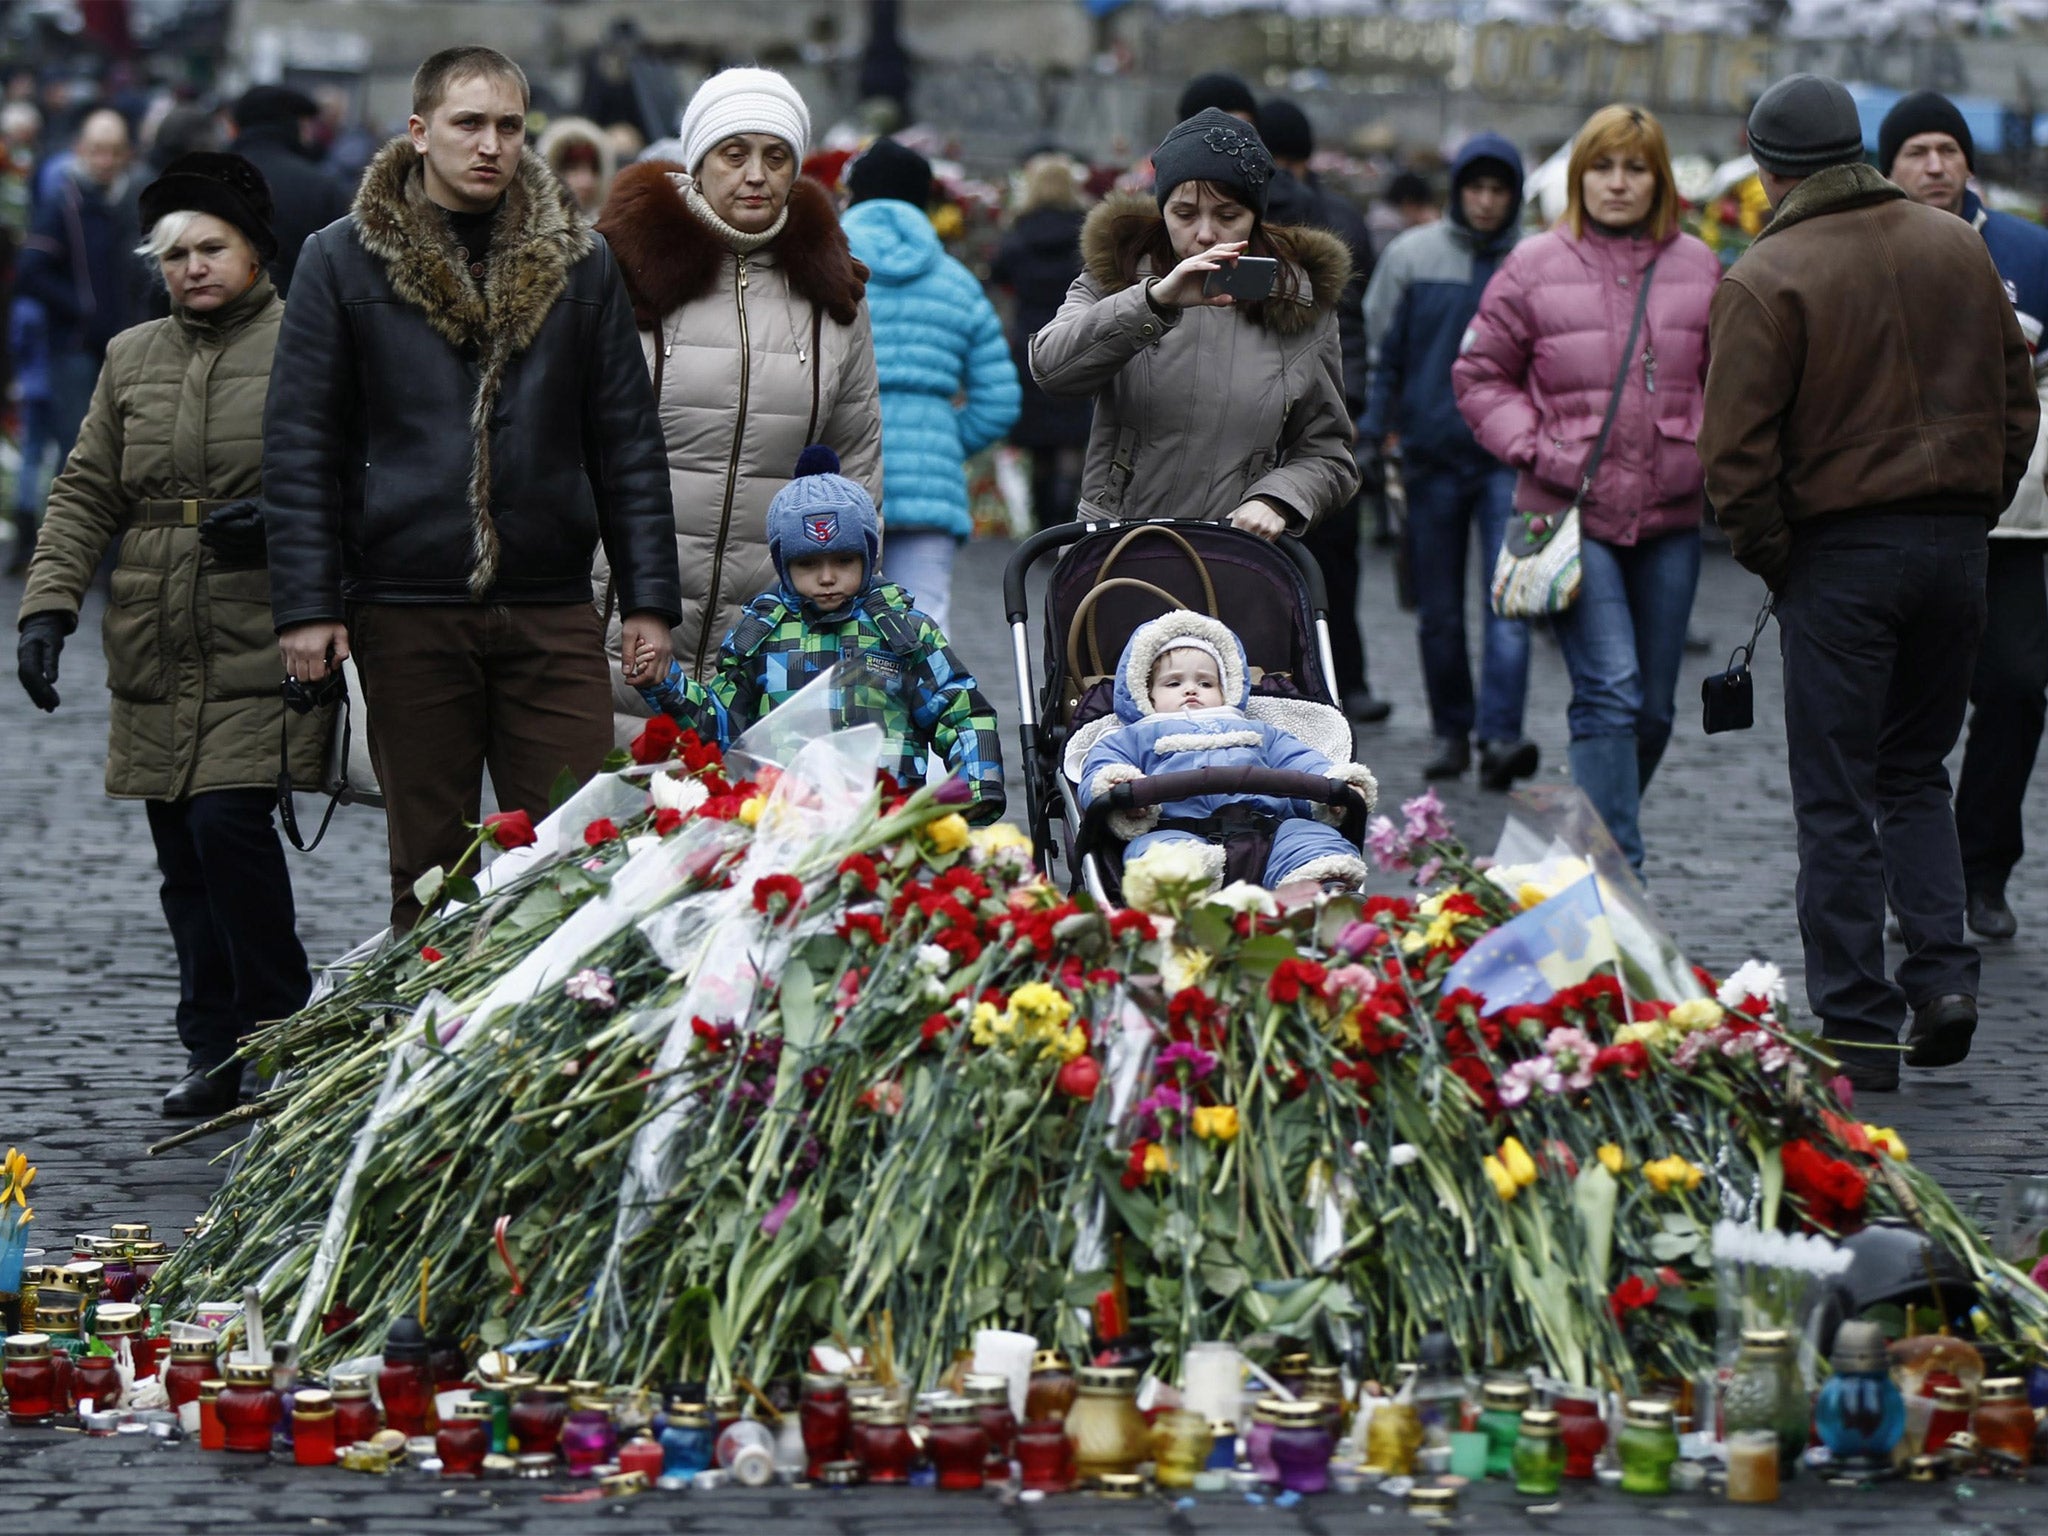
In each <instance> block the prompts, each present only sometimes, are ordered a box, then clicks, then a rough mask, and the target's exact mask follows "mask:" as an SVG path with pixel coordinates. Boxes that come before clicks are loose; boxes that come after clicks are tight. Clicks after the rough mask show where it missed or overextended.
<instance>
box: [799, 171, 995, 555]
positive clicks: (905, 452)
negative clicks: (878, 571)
mask: <svg viewBox="0 0 2048 1536" xmlns="http://www.w3.org/2000/svg"><path fill="white" fill-rule="evenodd" d="M840 223H841V225H842V227H843V228H844V229H845V230H846V238H847V242H848V243H849V244H850V245H851V246H852V247H853V254H854V255H855V256H856V257H857V258H858V259H859V260H861V261H863V262H865V263H866V264H867V266H868V269H869V273H870V276H869V278H868V314H869V316H870V318H871V319H872V321H873V323H874V331H875V373H876V376H877V378H878V380H879V382H880V384H881V391H882V505H883V507H884V508H885V509H886V516H887V532H904V531H911V530H916V531H920V532H924V531H931V532H943V533H950V534H952V535H953V536H954V537H955V538H962V539H964V538H966V537H967V535H968V533H969V532H970V531H971V527H972V524H971V522H970V520H969V518H968V515H967V476H966V470H965V465H966V461H967V458H968V456H969V455H970V454H974V453H978V452H980V451H981V450H982V449H983V448H986V447H987V446H988V445H989V444H990V443H993V442H994V441H995V440H996V439H997V438H999V437H1001V436H1002V435H1003V434H1004V433H1005V432H1007V431H1008V430H1009V429H1010V426H1011V424H1012V423H1014V422H1015V421H1016V419H1017V409H1018V405H1019V403H1020V400H1021V393H1020V391H1019V389H1018V386H1017V368H1016V364H1015V363H1013V362H1012V361H1011V358H1010V346H1009V343H1008V341H1006V340H1005V339H1004V336H1003V325H1002V321H1001V320H999V319H998V318H997V317H996V312H995V307H994V306H993V305H991V304H990V303H989V301H988V295H986V294H985V293H983V292H982V289H981V284H980V283H978V282H976V281H975V278H974V274H973V273H971V272H969V271H968V270H967V269H966V268H965V267H963V266H961V265H960V263H959V262H957V261H955V260H954V259H953V258H952V257H950V256H948V255H947V254H946V252H945V248H944V247H943V246H942V245H940V243H939V237H938V234H937V232H936V231H934V230H933V228H932V222H931V220H930V219H928V218H926V217H925V215H924V213H923V211H922V210H920V209H918V208H914V207H912V206H911V205H910V204H909V203H900V202H897V201H895V200H894V199H891V198H876V199H874V200H872V201H870V202H865V203H857V204H855V205H854V206H853V207H851V208H849V209H847V211H846V214H845V216H844V217H843V218H842V219H841V221H840ZM963 395H964V397H965V399H964V401H963V403H961V404H959V405H955V404H954V403H953V402H954V400H955V398H956V397H959V396H963ZM884 537H885V539H886V537H887V533H886V532H885V534H884ZM885 547H886V545H885Z"/></svg>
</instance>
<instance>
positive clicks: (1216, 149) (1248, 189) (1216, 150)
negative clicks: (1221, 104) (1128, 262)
mask: <svg viewBox="0 0 2048 1536" xmlns="http://www.w3.org/2000/svg"><path fill="white" fill-rule="evenodd" d="M1152 171H1153V176H1154V191H1155V192H1156V193H1157V194H1158V198H1159V206H1160V207H1162V208H1164V207H1165V206H1166V200H1167V198H1168V197H1170V196H1172V195H1173V189H1174V188H1175V187H1177V186H1179V185H1180V184H1181V183H1182V182H1184V181H1213V182H1215V183H1216V184H1217V185H1218V186H1222V187H1228V188H1230V190H1231V191H1232V192H1233V193H1234V194H1235V195H1236V197H1237V199H1238V201H1240V202H1242V203H1243V204H1244V205H1245V206H1246V207H1247V208H1249V209H1251V211H1252V212H1253V213H1255V214H1257V215H1259V216H1260V217H1261V218H1263V217H1264V216H1265V212H1266V192H1267V189H1268V187H1269V185H1270V184H1271V182H1272V180H1273V157H1272V156H1271V155H1269V154H1267V153H1266V146H1265V145H1264V144H1263V143H1262V142H1261V141H1260V139H1259V136H1258V135H1257V134H1256V133H1254V132H1253V131H1252V130H1251V129H1250V128H1249V127H1247V126H1246V125H1245V124H1243V123H1241V122H1239V121H1238V120H1237V119H1236V118H1234V117H1232V116H1230V114H1229V113H1227V112H1219V111H1217V110H1216V108H1214V107H1208V108H1206V109H1204V110H1203V111H1200V112H1197V113H1196V114H1195V115H1194V116H1193V117H1191V118H1189V119H1188V120H1187V121H1186V122H1184V123H1181V124H1179V125H1178V126H1176V127H1175V128H1174V129H1173V130H1172V131H1171V132H1169V133H1168V134H1167V135H1166V137H1165V138H1163V139H1161V140H1160V141H1159V147H1158V148H1157V149H1155V150H1153V151H1152Z"/></svg>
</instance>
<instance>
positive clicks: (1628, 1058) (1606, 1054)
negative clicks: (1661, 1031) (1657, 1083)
mask: <svg viewBox="0 0 2048 1536" xmlns="http://www.w3.org/2000/svg"><path fill="white" fill-rule="evenodd" d="M1649 1065H1650V1053H1649V1051H1648V1050H1646V1049H1645V1048H1644V1046H1643V1043H1642V1042H1641V1041H1640V1040H1631V1041H1629V1042H1627V1043H1626V1044H1625V1045H1603V1046H1601V1047H1600V1049H1599V1050H1597V1051H1595V1052H1594V1053H1593V1070H1594V1071H1595V1072H1619V1073H1620V1074H1621V1075H1622V1076H1623V1077H1625V1078H1627V1079H1628V1080H1629V1081H1630V1082H1634V1081H1635V1080H1636V1079H1637V1078H1639V1077H1641V1076H1642V1075H1643V1073H1644V1071H1645V1070H1646V1069H1647V1068H1648V1067H1649Z"/></svg>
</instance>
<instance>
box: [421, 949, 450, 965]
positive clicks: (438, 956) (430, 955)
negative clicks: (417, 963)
mask: <svg viewBox="0 0 2048 1536" xmlns="http://www.w3.org/2000/svg"><path fill="white" fill-rule="evenodd" d="M420 958H421V959H422V960H424V961H426V962H427V964H429V965H434V964H437V963H439V962H440V961H443V960H446V959H447V958H448V957H447V956H446V955H444V954H442V953H441V951H439V950H438V949H436V948H434V946H433V945H431V944H429V945H426V946H425V947H424V948H422V949H421V950H420Z"/></svg>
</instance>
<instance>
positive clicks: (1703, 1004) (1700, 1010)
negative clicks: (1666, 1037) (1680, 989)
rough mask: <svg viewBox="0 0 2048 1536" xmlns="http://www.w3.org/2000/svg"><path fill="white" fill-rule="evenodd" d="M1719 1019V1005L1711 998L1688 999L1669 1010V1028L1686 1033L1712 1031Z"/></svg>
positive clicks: (1720, 1015) (1720, 1013)
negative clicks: (1697, 1030)
mask: <svg viewBox="0 0 2048 1536" xmlns="http://www.w3.org/2000/svg"><path fill="white" fill-rule="evenodd" d="M1721 1018H1722V1011H1721V1005H1720V1004H1719V1003H1717V1002H1715V1001H1714V1000H1713V999H1712V998H1711V997H1688V998H1687V999H1686V1000H1685V1001H1684V1002H1682V1003H1680V1004H1679V1005H1678V1006H1677V1007H1676V1008H1673V1009H1672V1010H1671V1027H1672V1028H1673V1029H1679V1030H1688V1031H1690V1030H1695V1029H1712V1028H1713V1027H1714V1026H1715V1025H1717V1024H1719V1023H1720V1022H1721Z"/></svg>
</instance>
